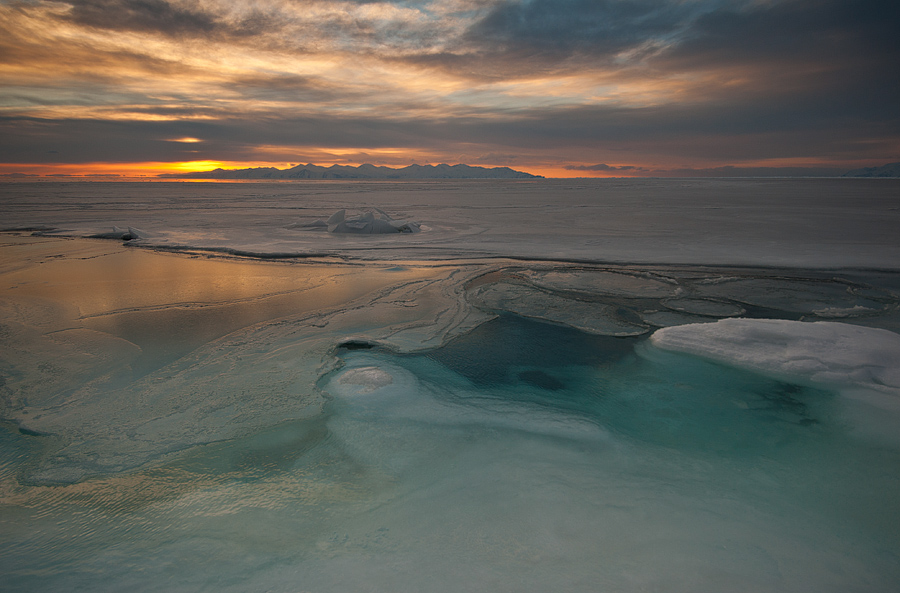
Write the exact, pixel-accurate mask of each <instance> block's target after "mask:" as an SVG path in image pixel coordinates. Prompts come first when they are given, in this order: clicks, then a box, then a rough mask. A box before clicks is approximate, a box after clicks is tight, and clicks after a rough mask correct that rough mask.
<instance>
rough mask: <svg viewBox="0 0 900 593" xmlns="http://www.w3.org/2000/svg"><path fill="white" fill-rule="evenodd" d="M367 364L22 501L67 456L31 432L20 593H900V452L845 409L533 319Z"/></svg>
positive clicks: (20, 517)
mask: <svg viewBox="0 0 900 593" xmlns="http://www.w3.org/2000/svg"><path fill="white" fill-rule="evenodd" d="M368 346H369V345H368V344H350V345H348V347H345V348H341V349H339V351H338V354H337V355H338V358H339V360H340V364H339V365H337V367H336V368H335V369H334V370H333V371H331V372H329V373H326V374H325V375H324V376H322V378H321V379H320V382H319V387H320V388H321V389H322V391H323V392H324V393H325V394H326V403H325V404H324V406H323V408H322V410H321V413H320V414H318V415H316V416H314V417H311V418H307V419H303V420H296V421H290V422H285V423H282V424H279V425H275V426H272V427H269V428H266V429H263V430H259V431H258V432H256V433H254V434H251V435H248V436H246V437H244V438H238V439H234V440H228V441H224V442H214V443H209V444H206V445H203V446H199V447H194V448H192V449H189V450H188V451H186V452H184V453H183V454H182V455H180V456H176V457H175V458H173V459H170V460H169V461H167V462H166V463H164V464H161V465H156V466H153V467H151V468H148V469H140V468H139V469H137V470H132V471H129V472H124V473H121V474H114V475H107V476H100V477H96V478H93V479H89V480H86V481H83V482H80V483H78V484H74V485H67V486H34V485H32V486H29V485H27V484H22V483H17V484H16V476H17V474H19V473H21V472H22V471H23V468H25V467H26V466H27V465H28V464H29V460H30V459H31V458H32V457H33V456H34V455H35V454H37V451H36V449H37V448H39V447H40V446H41V445H40V442H41V440H42V439H41V438H39V437H35V436H31V435H28V434H22V433H21V432H19V431H17V430H16V429H15V427H14V426H11V425H7V426H6V427H5V429H4V430H2V431H0V438H2V449H0V451H2V453H0V455H2V462H0V468H2V469H0V472H2V474H0V478H2V481H3V483H4V484H5V485H4V496H3V501H2V502H3V506H2V525H3V529H2V530H0V572H2V574H3V575H4V576H3V590H5V591H38V590H41V591H122V590H135V591H346V592H355V591H388V590H395V591H547V590H555V591H698V590H715V591H817V592H822V591H835V592H837V591H889V590H891V589H892V588H893V586H895V585H896V583H897V582H900V558H898V550H900V513H897V510H898V508H900V488H898V486H900V484H898V482H900V479H898V472H897V468H898V467H900V449H898V448H897V447H895V446H893V445H892V444H890V443H885V442H883V441H880V440H877V439H875V440H870V439H866V438H864V437H862V436H860V434H859V433H858V432H855V431H853V430H850V428H849V427H848V425H847V418H846V415H845V414H844V410H843V406H842V399H841V397H840V396H839V395H838V394H837V393H836V392H835V391H833V390H829V389H824V388H821V387H812V386H809V385H800V384H796V383H788V382H783V381H780V380H776V379H772V378H768V377H765V376H762V375H759V374H755V373H750V372H747V371H742V370H738V369H735V368H729V367H727V366H723V365H719V364H714V363H711V362H706V361H704V360H702V359H700V358H696V357H691V356H687V355H683V354H677V353H671V352H665V351H662V350H658V349H653V348H652V347H650V346H649V345H648V343H647V340H646V339H645V338H617V337H611V336H602V335H592V334H588V333H584V332H581V331H578V330H576V329H573V328H570V327H565V326H562V325H559V324H550V323H546V322H542V321H537V320H531V319H527V318H524V317H521V316H517V315H512V314H501V315H499V316H498V317H497V318H495V319H494V320H492V321H489V322H486V323H484V324H482V325H480V326H479V327H478V328H476V329H475V330H473V331H472V332H469V333H468V334H465V335H464V336H461V337H459V338H457V339H455V340H453V341H451V342H449V343H448V344H446V345H445V346H443V347H438V348H435V349H431V350H427V351H423V352H418V353H412V354H397V353H394V352H391V351H388V350H385V349H382V348H379V347H377V346H375V347H368ZM263 395H264V394H263ZM11 484H15V485H11Z"/></svg>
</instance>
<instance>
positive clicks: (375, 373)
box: [338, 367, 394, 393]
mask: <svg viewBox="0 0 900 593" xmlns="http://www.w3.org/2000/svg"><path fill="white" fill-rule="evenodd" d="M393 382H394V378H393V377H392V376H391V374H390V373H388V372H387V371H385V370H384V369H380V368H378V367H362V368H358V369H350V370H348V371H345V372H344V373H342V374H341V376H340V378H339V379H338V383H339V384H340V385H341V386H342V387H343V388H344V389H347V390H352V391H356V392H357V393H371V392H373V391H376V390H378V389H381V388H382V387H386V386H388V385H390V384H392V383H393Z"/></svg>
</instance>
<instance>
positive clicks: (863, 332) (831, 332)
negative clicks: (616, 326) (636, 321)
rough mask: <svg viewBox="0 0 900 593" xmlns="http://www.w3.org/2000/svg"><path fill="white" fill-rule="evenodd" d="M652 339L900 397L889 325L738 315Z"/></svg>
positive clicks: (896, 346) (897, 356)
mask: <svg viewBox="0 0 900 593" xmlns="http://www.w3.org/2000/svg"><path fill="white" fill-rule="evenodd" d="M650 341H651V343H652V344H653V345H654V346H656V347H658V348H662V349H665V350H675V351H679V352H686V353H689V354H694V355H697V356H703V357H706V358H710V359H713V360H716V361H719V362H724V363H726V364H730V365H734V366H738V367H742V368H747V369H750V370H753V371H758V372H762V373H765V374H773V375H778V376H785V377H790V378H796V379H798V380H805V381H812V382H816V383H827V384H837V385H844V386H859V387H866V388H869V389H875V390H877V391H882V392H887V393H891V394H893V395H897V396H900V335H898V334H896V333H894V332H891V331H888V330H884V329H877V328H871V327H861V326H857V325H850V324H846V323H840V322H835V321H817V322H814V323H807V322H802V321H786V320H781V319H743V318H738V319H722V320H719V321H717V322H715V323H698V324H691V325H680V326H675V327H667V328H663V329H660V330H657V331H656V332H655V333H654V334H653V335H652V336H651V338H650ZM894 399H895V398H890V401H893V400H894ZM882 403H888V400H882ZM891 407H894V406H893V405H892V406H891Z"/></svg>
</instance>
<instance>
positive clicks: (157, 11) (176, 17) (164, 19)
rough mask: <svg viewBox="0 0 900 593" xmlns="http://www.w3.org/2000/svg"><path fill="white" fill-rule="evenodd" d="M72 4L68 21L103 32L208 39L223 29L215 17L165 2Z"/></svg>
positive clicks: (93, 0)
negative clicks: (217, 30) (203, 36)
mask: <svg viewBox="0 0 900 593" xmlns="http://www.w3.org/2000/svg"><path fill="white" fill-rule="evenodd" d="M69 3H70V4H71V5H72V11H71V12H70V13H69V14H68V16H67V17H66V18H67V19H69V20H71V21H72V22H74V23H77V24H79V25H85V26H87V27H96V28H100V29H115V30H127V31H141V32H156V33H164V34H166V35H198V34H199V35H205V34H209V33H211V32H213V31H214V30H215V29H216V28H218V27H219V26H220V25H219V22H218V20H217V19H216V17H215V15H213V14H210V13H207V12H204V11H203V10H200V9H197V8H186V7H181V6H175V5H173V4H171V3H169V2H167V1H166V0H74V1H71V2H69Z"/></svg>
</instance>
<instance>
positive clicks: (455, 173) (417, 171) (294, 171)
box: [159, 164, 540, 179]
mask: <svg viewBox="0 0 900 593" xmlns="http://www.w3.org/2000/svg"><path fill="white" fill-rule="evenodd" d="M159 177H166V178H177V179H537V178H539V177H540V175H532V174H531V173H525V172H523V171H515V170H513V169H510V168H509V167H495V168H493V169H488V168H485V167H473V166H470V165H409V166H408V167H403V168H401V169H392V168H391V167H378V166H375V165H369V164H365V165H360V166H358V167H352V166H348V165H332V166H330V167H320V166H318V165H312V164H307V165H297V166H296V167H291V168H290V169H277V168H275V167H253V168H250V169H215V170H213V171H198V172H195V173H162V174H160V175H159Z"/></svg>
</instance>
